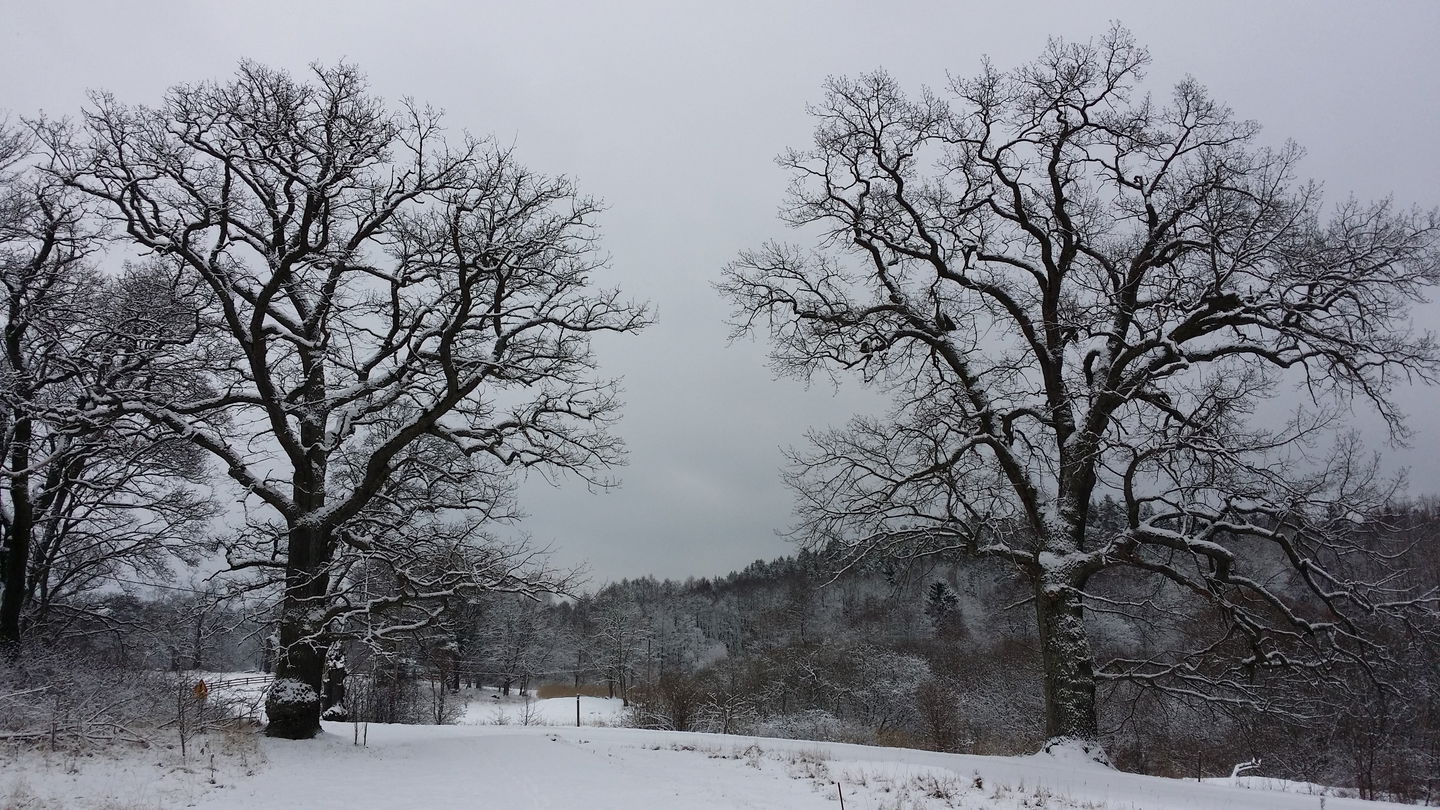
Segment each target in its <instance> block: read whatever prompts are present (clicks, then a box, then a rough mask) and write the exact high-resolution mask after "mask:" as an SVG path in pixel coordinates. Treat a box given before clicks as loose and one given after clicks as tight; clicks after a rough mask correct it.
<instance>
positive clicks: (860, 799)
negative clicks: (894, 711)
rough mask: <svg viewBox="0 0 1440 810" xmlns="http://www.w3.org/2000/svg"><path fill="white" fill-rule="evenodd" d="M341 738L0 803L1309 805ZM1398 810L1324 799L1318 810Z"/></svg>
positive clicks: (620, 734) (23, 793) (427, 729)
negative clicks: (363, 743) (364, 743)
mask: <svg viewBox="0 0 1440 810" xmlns="http://www.w3.org/2000/svg"><path fill="white" fill-rule="evenodd" d="M562 700H563V699H562ZM569 702H570V704H571V712H572V714H571V718H572V722H573V711H574V709H573V705H574V702H573V700H571V701H569ZM353 735H354V728H353V726H351V725H350V724H347V723H327V724H326V726H325V734H324V735H323V736H322V737H321V738H320V739H317V740H313V741H306V742H292V741H285V740H271V739H266V738H262V737H259V736H258V735H253V734H249V735H228V736H221V737H218V738H216V739H215V740H212V741H211V742H210V743H208V744H207V747H206V749H205V750H204V751H203V752H198V753H197V752H196V751H192V752H191V754H190V758H189V760H188V762H186V763H181V762H179V757H178V752H176V751H157V750H155V749H151V750H149V751H138V750H137V751H132V752H130V753H129V754H119V753H115V754H110V755H104V756H97V757H88V758H86V757H81V758H74V759H73V761H72V758H69V757H67V756H65V755H63V754H43V753H39V752H37V753H31V754H27V755H24V756H20V757H14V756H12V757H11V760H12V761H8V762H4V763H0V774H3V775H0V802H4V804H3V805H0V806H3V807H5V808H17V810H18V809H20V808H23V810H52V808H79V809H84V808H96V810H100V809H102V808H103V810H149V808H171V807H195V808H204V809H206V810H259V809H260V808H297V809H308V808H314V809H315V810H324V808H336V810H340V809H342V808H343V810H367V809H368V808H408V807H423V808H427V810H448V809H449V808H476V807H485V808H491V807H493V808H557V809H563V808H575V809H576V810H612V809H613V810H658V809H660V808H667V809H668V808H675V809H676V810H690V809H691V808H693V809H694V810H711V809H713V810H719V809H720V808H794V810H821V809H822V808H823V809H824V810H837V809H838V808H839V807H840V803H839V793H840V792H842V791H843V793H844V797H845V805H844V806H845V808H846V810H940V809H941V808H963V809H965V810H982V809H983V810H1020V808H1042V807H1043V808H1051V809H1052V810H1071V809H1073V810H1081V809H1082V808H1083V809H1084V810H1246V809H1248V808H1253V810H1316V809H1317V808H1319V807H1321V804H1320V802H1321V799H1320V797H1318V796H1314V795H1304V794H1297V793H1286V792H1275V791H1267V790H1258V789H1249V788H1246V787H1239V786H1231V785H1223V784H1208V783H1197V782H1194V781H1181V780H1173V779H1160V778H1156V777H1147V776H1138V775H1134V774H1125V773H1118V772H1115V771H1111V770H1107V769H1105V768H1102V767H1099V766H1096V765H1094V764H1091V763H1089V762H1087V761H1084V760H1083V759H1081V758H1078V757H1077V758H1066V757H1053V756H1033V757H1017V758H1002V757H973V756H961V755H951V754H937V753H931V752H924V751H912V750H907V749H898V748H872V747H867V746H856V745H842V744H832V743H816V742H806V741H795V740H777V739H765V738H749V737H732V736H723V735H714V734H683V733H676V732H661V731H642V730H636V729H626V728H592V727H585V728H575V727H574V726H562V725H556V726H516V725H458V726H393V725H371V726H370V727H369V732H368V737H369V740H368V745H367V746H364V747H360V746H356V745H354V744H353V739H354V736H353ZM212 754H213V755H214V756H215V760H214V761H215V767H214V770H213V772H212V771H211V769H210V762H211V760H210V756H211V755H212ZM212 779H213V780H214V784H211V780H212ZM1255 784H1260V785H1263V782H1260V783H1255ZM1403 806H1404V805H1386V804H1379V803H1369V802H1361V801H1355V800H1347V799H1339V798H1335V797H1327V798H1326V799H1325V805H1324V807H1325V808H1326V810H1360V809H1361V808H1365V809H1366V810H1380V808H1399V807H1403Z"/></svg>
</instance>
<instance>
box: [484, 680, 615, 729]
mask: <svg viewBox="0 0 1440 810" xmlns="http://www.w3.org/2000/svg"><path fill="white" fill-rule="evenodd" d="M465 697H466V704H465V712H464V713H463V714H462V715H461V717H460V720H459V722H460V724H461V725H470V726H574V725H575V698H573V697H559V698H536V697H532V696H529V695H518V694H512V695H501V694H500V693H499V692H498V691H497V690H493V689H476V690H473V691H469V692H468V693H467V694H466V696H465ZM624 718H625V704H624V701H622V700H620V699H619V698H602V697H590V696H588V695H586V696H582V697H581V698H580V724H581V725H583V726H617V725H622V723H623V720H624Z"/></svg>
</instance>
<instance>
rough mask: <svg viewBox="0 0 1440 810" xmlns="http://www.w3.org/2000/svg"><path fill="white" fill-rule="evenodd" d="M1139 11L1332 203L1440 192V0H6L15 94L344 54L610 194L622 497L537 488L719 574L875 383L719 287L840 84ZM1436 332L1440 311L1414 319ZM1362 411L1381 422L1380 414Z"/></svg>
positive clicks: (1159, 46) (631, 556)
mask: <svg viewBox="0 0 1440 810" xmlns="http://www.w3.org/2000/svg"><path fill="white" fill-rule="evenodd" d="M1112 19H1117V20H1120V21H1121V22H1123V23H1124V24H1125V25H1127V26H1128V27H1130V29H1131V30H1132V31H1133V32H1134V33H1135V35H1136V37H1137V38H1138V39H1139V41H1140V42H1142V43H1144V44H1145V45H1147V46H1148V47H1149V48H1150V50H1151V52H1152V54H1153V57H1154V64H1153V66H1152V68H1151V84H1150V86H1151V87H1152V88H1153V89H1155V90H1156V91H1157V92H1163V91H1164V90H1165V89H1166V88H1167V87H1168V85H1169V84H1171V83H1173V81H1174V80H1176V79H1178V78H1180V77H1181V76H1183V75H1185V74H1187V73H1188V74H1192V75H1194V76H1195V77H1197V78H1198V79H1199V80H1200V81H1202V82H1203V83H1205V84H1206V85H1208V86H1209V87H1210V88H1211V90H1212V91H1213V92H1214V94H1215V95H1216V96H1217V97H1218V98H1220V99H1221V100H1223V101H1226V102H1228V103H1229V104H1230V105H1231V106H1232V107H1234V109H1235V110H1236V112H1237V113H1238V114H1239V115H1240V116H1242V117H1249V118H1255V119H1258V120H1259V121H1260V122H1261V123H1263V124H1264V125H1265V128H1266V129H1265V138H1266V140H1267V141H1270V142H1273V143H1280V142H1282V141H1283V140H1285V139H1287V138H1293V139H1295V140H1297V141H1299V142H1300V143H1301V144H1303V145H1304V146H1306V147H1307V148H1308V150H1309V157H1308V159H1307V161H1306V163H1305V164H1304V166H1303V170H1304V171H1305V172H1306V173H1307V174H1309V175H1310V176H1312V177H1314V178H1316V179H1318V180H1321V181H1323V182H1324V183H1325V184H1326V187H1327V189H1328V191H1329V195H1330V198H1331V199H1335V198H1338V197H1343V196H1344V195H1346V194H1349V193H1352V192H1353V193H1354V194H1355V195H1356V196H1358V197H1361V198H1371V197H1377V196H1383V195H1386V194H1391V193H1393V194H1394V196H1395V198H1396V199H1397V200H1398V201H1400V202H1402V203H1405V204H1410V203H1419V204H1421V205H1423V206H1425V207H1429V206H1433V205H1436V204H1437V203H1440V56H1437V51H1440V46H1437V35H1440V2H1434V0H1416V1H1415V2H1387V3H1380V2H1365V3H1354V2H1352V3H1334V2H1329V3H1326V2H1284V3H1281V2H1275V3H1259V2H1254V0H1252V1H1251V2H1216V1H1215V0H1205V1H1204V2H1199V1H1198V0H1197V1H1195V2H1191V3H1188V4H1186V5H1183V6H1182V5H1179V4H1175V3H1166V2H1154V0H1145V1H1144V2H1110V3H1081V2H1065V3H1047V2H1027V3H1000V2H991V3H986V4H972V3H963V2H943V3H942V2H936V3H896V2H883V3H882V2H869V3H863V4H861V3H852V2H804V3H801V2H772V3H749V2H735V1H734V0H732V1H731V2H723V3H721V2H711V3H706V4H696V3H689V2H675V1H674V0H671V1H670V2H638V1H634V2H632V1H631V0H626V1H625V2H568V3H566V2H543V3H542V2H528V3H520V2H514V3H504V4H502V3H483V2H430V1H427V2H407V3H380V2H363V1H362V0H349V2H312V1H311V0H290V1H289V2H272V0H242V1H241V2H234V0H231V2H224V3H220V2H204V1H203V0H185V1H183V2H171V1H169V0H167V1H165V2H157V1H156V0H132V1H131V2H107V1H102V0H96V1H95V2H63V1H62V0H49V1H47V2H29V1H28V0H0V109H9V110H10V111H11V112H12V113H16V114H22V115H30V114H34V113H35V112H36V111H38V110H40V109H42V108H43V109H44V110H46V111H47V112H49V113H50V114H52V115H69V114H73V113H74V112H75V111H76V110H78V108H79V107H80V105H81V104H82V103H83V100H84V92H85V90H86V89H87V88H97V89H102V88H103V89H107V90H111V91H113V92H114V93H115V94H116V95H117V96H118V97H120V98H121V99H122V100H124V101H127V102H141V103H155V102H157V101H158V100H159V97H160V94H161V93H162V91H163V90H164V89H165V88H166V87H168V86H169V85H171V84H175V83H178V82H184V81H195V80H200V79H210V78H222V77H224V76H227V75H228V74H229V73H231V72H232V71H233V69H234V67H235V63H236V62H237V61H238V60H239V59H241V58H252V59H256V60H259V61H261V62H265V63H268V64H271V65H274V66H278V67H284V68H287V69H290V70H292V71H300V70H303V69H304V68H305V66H306V65H307V64H308V63H310V62H312V61H316V60H318V61H322V62H333V61H335V60H338V59H341V58H344V59H348V60H350V61H353V62H355V63H356V64H358V65H360V66H361V67H362V68H363V69H364V70H365V71H366V72H367V73H369V75H370V78H371V81H372V82H373V85H374V87H375V89H376V90H377V91H378V92H379V93H380V94H382V95H384V96H386V97H388V98H391V99H394V98H398V97H400V96H405V95H409V96H414V97H415V98H417V99H420V100H423V101H427V102H430V103H432V104H433V105H435V106H437V107H441V108H444V109H445V110H447V111H448V120H449V122H450V124H451V125H452V126H453V127H455V128H457V129H458V128H465V129H469V130H471V131H472V132H475V133H477V134H493V135H495V136H497V137H498V138H499V139H501V140H502V141H513V142H514V143H515V145H516V146H517V148H518V152H519V154H520V156H521V157H522V159H523V160H524V161H525V162H526V163H528V164H529V165H531V166H533V167H535V168H536V169H539V170H543V171H546V172H549V173H564V174H569V175H571V176H573V177H575V178H577V179H578V180H579V182H580V183H581V186H582V188H583V190H585V191H587V192H589V193H591V194H595V195H597V196H600V197H602V198H604V199H605V200H606V201H607V202H608V204H609V212H608V213H607V214H606V216H605V218H604V220H603V226H604V232H605V245H606V247H607V249H608V250H609V252H610V253H611V254H612V256H613V259H614V262H613V265H614V266H613V273H612V276H611V279H610V281H611V282H615V283H618V284H620V285H621V286H622V287H624V288H625V289H626V290H628V291H629V292H631V293H632V294H634V295H635V296H637V297H642V298H648V299H649V300H651V301H652V302H654V303H655V305H656V306H657V307H658V309H659V314H660V321H659V323H658V324H657V325H655V326H654V327H653V328H651V329H649V330H648V331H646V332H645V333H643V334H642V335H639V336H635V337H629V338H625V339H615V340H607V341H605V342H603V343H602V344H601V345H600V347H599V348H600V351H601V361H602V363H603V366H604V369H605V370H606V371H607V372H610V373H614V374H619V375H622V376H624V377H625V380H626V383H625V387H626V392H627V393H626V400H627V402H628V407H627V410H626V418H625V421H624V422H623V423H622V425H621V433H622V434H623V435H624V436H625V438H626V440H627V441H628V442H629V445H630V451H631V455H630V466H629V467H628V468H627V469H625V470H623V471H622V475H623V477H624V485H623V487H622V488H621V489H620V490H618V491H615V492H612V493H609V494H607V495H590V494H588V493H586V492H585V491H584V489H583V488H581V487H578V486H568V487H561V488H559V489H553V488H550V487H548V486H545V485H543V484H539V483H534V482H532V484H531V485H529V486H527V487H526V489H525V492H524V495H525V505H526V507H527V508H528V510H529V511H530V512H531V514H532V517H531V518H530V520H528V521H527V524H526V525H527V527H528V528H529V530H531V531H532V532H533V533H534V535H535V536H536V537H537V539H539V540H541V541H544V542H548V543H551V544H553V545H554V546H555V547H556V550H557V560H558V561H559V562H562V563H566V564H574V563H578V562H582V561H588V563H589V565H590V568H591V570H592V572H593V580H594V582H596V583H597V584H598V583H599V582H603V581H606V580H612V579H618V578H620V577H624V576H636V575H640V574H646V573H653V574H656V575H659V576H672V577H683V576H687V575H712V574H721V573H724V572H726V571H729V570H731V569H733V568H736V567H740V566H743V565H745V564H747V563H748V562H750V561H752V560H754V559H757V558H760V557H772V556H776V555H779V554H783V553H787V552H788V551H789V550H790V549H789V547H788V545H787V543H786V542H785V541H784V540H783V539H781V538H779V537H777V536H776V535H775V530H776V529H778V528H782V527H784V526H785V525H786V524H787V523H788V521H789V518H790V497H789V494H788V493H787V492H785V491H784V490H783V489H781V488H780V486H779V484H778V482H777V478H776V471H777V468H778V465H779V463H780V454H779V448H780V447H781V446H783V445H785V444H790V443H794V442H797V441H798V440H799V439H800V437H801V434H802V433H803V431H804V430H805V429H806V428H807V427H809V426H812V425H823V424H831V423H836V422H840V421H843V420H844V419H845V418H846V417H848V416H849V415H850V414H852V413H854V412H856V411H858V410H864V409H870V410H873V409H874V408H875V400H874V399H873V398H871V397H869V396H868V395H867V394H865V393H864V392H850V391H846V392H841V393H840V394H838V395H837V394H836V393H835V392H834V391H832V390H831V389H829V388H828V387H824V386H817V387H815V388H812V389H809V390H806V389H805V388H804V387H802V386H801V385H799V384H797V383H795V382H792V381H788V380H782V381H776V380H774V379H773V377H772V375H771V373H770V371H769V370H768V369H767V368H766V366H765V361H764V347H763V346H761V345H758V344H751V343H742V344H739V345H735V346H727V343H726V333H727V328H726V326H725V324H724V318H725V317H726V315H727V314H728V308H727V306H726V305H725V303H724V302H723V301H721V300H720V299H719V298H718V297H717V296H716V295H715V294H714V292H713V291H712V290H711V288H710V282H711V281H712V280H713V279H715V278H716V276H717V273H718V271H719V269H720V267H721V266H722V265H724V264H725V262H727V261H728V260H730V259H731V258H732V257H733V256H734V254H735V253H736V251H738V250H740V249H741V248H744V247H748V246H753V245H756V244H757V243H759V242H760V241H762V240H764V239H766V238H771V237H781V238H784V237H786V233H785V231H784V229H783V227H782V226H780V225H779V224H778V223H777V222H776V220H775V216H774V212H775V208H776V204H777V203H778V202H779V200H780V193H781V191H782V189H783V188H784V184H785V180H786V178H785V176H784V174H783V173H782V172H781V171H780V170H779V169H777V168H776V167H775V166H774V164H773V157H774V155H775V154H776V153H778V152H779V151H780V150H781V149H783V148H784V147H786V146H792V145H793V146H802V145H804V144H805V143H806V142H807V140H808V137H809V130H810V124H809V122H808V121H807V120H806V118H805V115H804V105H805V103H806V102H807V101H811V100H816V99H817V98H818V96H819V88H820V84H821V82H822V81H823V80H824V78H825V77H826V76H827V75H830V74H841V73H856V72H860V71H864V70H869V69H872V68H875V67H880V66H883V67H885V68H887V69H888V70H889V71H891V72H892V73H893V74H895V75H896V76H897V77H898V78H899V79H901V80H902V81H904V82H906V83H907V84H909V85H910V86H911V87H916V88H918V87H919V86H920V85H921V84H932V85H942V84H943V83H944V81H945V76H946V73H947V71H948V72H950V73H954V74H959V75H970V74H972V73H974V72H975V71H976V70H977V69H978V68H979V65H980V59H981V57H982V56H983V55H986V54H988V55H989V56H990V57H991V58H992V59H993V61H994V62H995V63H996V64H997V66H999V67H1001V68H1008V67H1012V66H1014V65H1016V64H1018V63H1020V62H1023V61H1026V60H1029V59H1031V58H1033V57H1034V56H1035V55H1037V54H1038V53H1039V51H1040V49H1041V47H1042V46H1043V45H1044V42H1045V39H1046V37H1047V36H1050V35H1060V36H1064V37H1067V38H1071V39H1084V38H1088V37H1091V36H1095V35H1098V34H1100V33H1102V32H1103V31H1104V30H1105V28H1106V26H1107V24H1108V21H1109V20H1112ZM1417 317H1418V319H1419V320H1421V321H1422V324H1423V325H1424V326H1426V327H1427V328H1436V326H1437V324H1440V307H1436V306H1433V305H1432V306H1429V307H1427V308H1425V309H1424V310H1422V311H1421V312H1419V313H1418V314H1417ZM1437 394H1440V391H1433V390H1430V391H1426V390H1409V391H1406V392H1404V393H1403V394H1402V401H1403V402H1404V403H1405V404H1406V405H1407V406H1408V407H1409V408H1410V409H1411V410H1412V411H1413V412H1415V413H1416V414H1417V415H1416V417H1415V421H1414V427H1415V428H1416V429H1417V434H1416V436H1415V439H1414V441H1413V443H1412V447H1411V448H1409V449H1406V450H1395V451H1393V452H1392V453H1391V456H1390V458H1391V460H1392V464H1393V465H1394V466H1396V467H1399V466H1406V467H1409V468H1410V470H1411V473H1412V484H1411V491H1412V493H1413V494H1424V493H1440V453H1437V450H1440V409H1437V408H1436V407H1435V403H1436V402H1437V401H1440V397H1437ZM1357 419H1358V420H1359V422H1360V423H1361V424H1363V425H1369V426H1373V425H1374V420H1373V419H1369V418H1367V417H1366V416H1365V415H1363V414H1361V415H1357Z"/></svg>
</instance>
